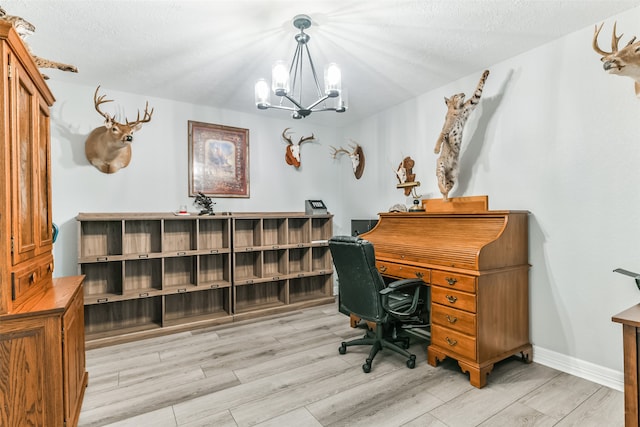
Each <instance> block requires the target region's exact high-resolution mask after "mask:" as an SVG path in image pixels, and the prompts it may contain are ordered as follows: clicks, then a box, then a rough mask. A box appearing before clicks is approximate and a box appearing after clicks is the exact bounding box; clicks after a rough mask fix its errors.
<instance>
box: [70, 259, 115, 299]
mask: <svg viewBox="0 0 640 427" xmlns="http://www.w3.org/2000/svg"><path fill="white" fill-rule="evenodd" d="M80 274H84V275H85V276H86V277H85V279H84V294H85V297H92V299H98V298H104V297H108V296H115V295H122V261H116V262H111V263H107V262H97V263H89V264H82V265H81V268H80ZM96 301H97V300H96Z"/></svg>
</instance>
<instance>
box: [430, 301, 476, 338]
mask: <svg viewBox="0 0 640 427" xmlns="http://www.w3.org/2000/svg"><path fill="white" fill-rule="evenodd" d="M431 321H432V322H433V323H435V324H437V325H441V326H444V327H445V328H449V329H454V330H456V331H459V332H462V333H465V334H467V335H471V336H475V335H476V315H475V314H472V313H468V312H466V311H462V310H456V309H455V308H451V307H446V306H444V305H440V304H433V305H432V306H431Z"/></svg>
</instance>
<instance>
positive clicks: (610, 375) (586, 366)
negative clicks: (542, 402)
mask: <svg viewBox="0 0 640 427" xmlns="http://www.w3.org/2000/svg"><path fill="white" fill-rule="evenodd" d="M533 361H534V362H536V363H539V364H541V365H544V366H548V367H550V368H553V369H557V370H559V371H562V372H566V373H567V374H571V375H575V376H576V377H580V378H584V379H585V380H589V381H593V382H594V383H598V384H601V385H603V386H606V387H609V388H612V389H614V390H618V391H623V390H624V373H623V372H619V371H616V370H613V369H609V368H605V367H602V366H600V365H596V364H594V363H591V362H585V361H584V360H580V359H576V358H575V357H571V356H567V355H565V354H561V353H556V352H555V351H551V350H547V349H546V348H542V347H537V346H535V345H534V346H533Z"/></svg>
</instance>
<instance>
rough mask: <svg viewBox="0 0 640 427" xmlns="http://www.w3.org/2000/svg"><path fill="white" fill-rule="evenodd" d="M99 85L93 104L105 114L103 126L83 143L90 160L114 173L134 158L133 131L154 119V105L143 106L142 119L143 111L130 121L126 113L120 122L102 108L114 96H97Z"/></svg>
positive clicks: (93, 131)
mask: <svg viewBox="0 0 640 427" xmlns="http://www.w3.org/2000/svg"><path fill="white" fill-rule="evenodd" d="M98 90H100V86H98V87H97V88H96V91H95V93H94V94H93V104H94V107H95V109H96V111H97V112H98V114H100V115H101V116H102V117H104V126H100V127H97V128H95V129H94V130H92V131H91V133H90V134H89V136H88V137H87V141H86V142H85V144H84V151H85V155H86V156H87V160H89V163H91V164H92V165H93V166H95V167H96V168H97V169H98V170H99V171H100V172H103V173H114V172H117V171H119V170H120V169H122V168H126V167H127V166H128V165H129V162H130V161H131V144H132V143H133V133H134V132H137V131H139V130H140V129H141V128H142V124H143V123H148V122H149V121H151V115H152V114H153V108H152V109H151V111H149V102H147V103H146V105H145V107H144V116H143V117H142V119H140V111H139V110H138V116H137V117H136V120H135V121H134V122H130V121H128V120H127V119H126V117H125V122H124V123H118V122H117V121H116V118H115V115H114V116H113V117H112V116H110V115H109V114H107V113H105V112H103V111H101V110H100V105H101V104H104V103H107V102H113V99H104V98H105V96H106V95H101V96H98Z"/></svg>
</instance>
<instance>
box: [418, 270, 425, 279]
mask: <svg viewBox="0 0 640 427" xmlns="http://www.w3.org/2000/svg"><path fill="white" fill-rule="evenodd" d="M416 277H417V278H418V279H422V278H423V277H424V273H423V272H421V271H416Z"/></svg>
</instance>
